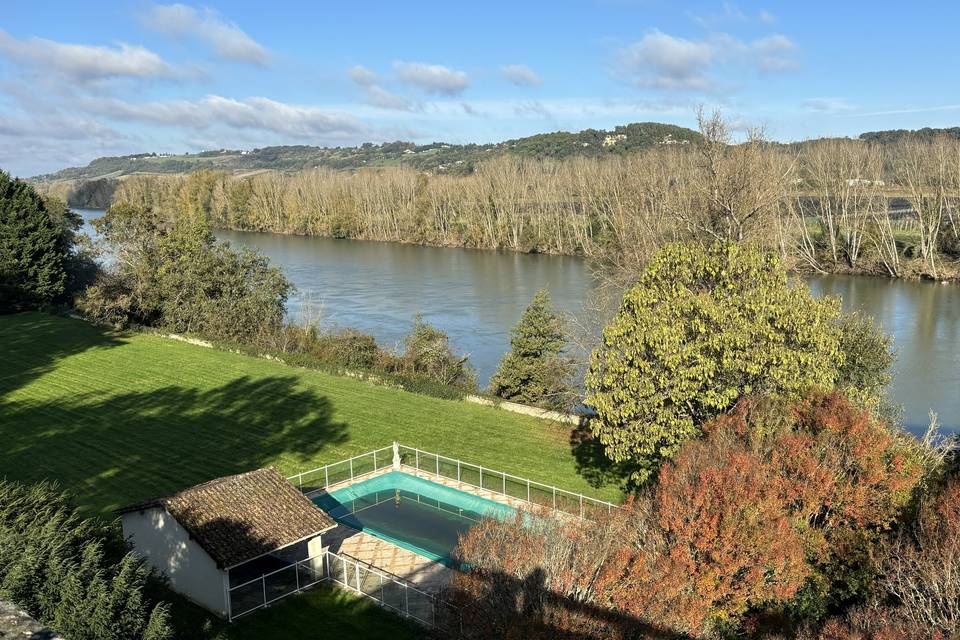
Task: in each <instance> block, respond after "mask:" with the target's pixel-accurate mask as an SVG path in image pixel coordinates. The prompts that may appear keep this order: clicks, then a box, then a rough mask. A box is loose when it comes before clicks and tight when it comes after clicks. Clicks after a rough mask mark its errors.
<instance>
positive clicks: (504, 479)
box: [503, 473, 507, 495]
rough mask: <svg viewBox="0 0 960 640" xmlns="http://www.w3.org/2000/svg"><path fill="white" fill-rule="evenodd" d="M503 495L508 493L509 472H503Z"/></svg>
mask: <svg viewBox="0 0 960 640" xmlns="http://www.w3.org/2000/svg"><path fill="white" fill-rule="evenodd" d="M503 495H507V474H505V473H504V474H503Z"/></svg>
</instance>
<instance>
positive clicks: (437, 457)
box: [434, 455, 440, 478]
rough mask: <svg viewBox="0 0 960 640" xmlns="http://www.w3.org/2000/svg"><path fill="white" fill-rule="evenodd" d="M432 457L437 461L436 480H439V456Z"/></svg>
mask: <svg viewBox="0 0 960 640" xmlns="http://www.w3.org/2000/svg"><path fill="white" fill-rule="evenodd" d="M434 457H435V458H436V459H437V478H439V477H440V456H439V455H436V456H434Z"/></svg>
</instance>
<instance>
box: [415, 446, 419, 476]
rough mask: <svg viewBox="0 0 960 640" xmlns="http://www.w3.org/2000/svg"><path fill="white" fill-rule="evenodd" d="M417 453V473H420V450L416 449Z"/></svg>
mask: <svg viewBox="0 0 960 640" xmlns="http://www.w3.org/2000/svg"><path fill="white" fill-rule="evenodd" d="M414 451H416V452H417V471H420V449H414Z"/></svg>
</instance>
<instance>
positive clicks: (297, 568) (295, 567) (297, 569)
mask: <svg viewBox="0 0 960 640" xmlns="http://www.w3.org/2000/svg"><path fill="white" fill-rule="evenodd" d="M293 572H294V574H295V575H296V576H297V593H300V561H299V560H297V561H296V562H295V563H294V564H293Z"/></svg>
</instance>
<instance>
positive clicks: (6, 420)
mask: <svg viewBox="0 0 960 640" xmlns="http://www.w3.org/2000/svg"><path fill="white" fill-rule="evenodd" d="M0 345H2V348H3V351H2V363H0V438H2V441H3V446H2V447H0V474H2V475H3V476H6V477H7V478H8V479H12V480H20V481H23V482H36V481H39V480H43V479H55V480H58V481H59V482H60V483H61V484H62V485H63V486H64V487H65V488H67V489H69V490H70V491H71V492H73V493H74V495H75V496H76V497H77V500H78V502H79V503H80V505H81V506H82V507H83V509H84V510H85V512H86V513H87V514H88V515H100V516H104V517H108V518H112V515H111V512H112V510H113V509H116V508H118V507H121V506H123V505H126V504H129V503H132V502H136V501H139V500H144V499H147V498H150V497H154V496H158V495H164V494H168V493H172V492H175V491H177V490H179V489H183V488H185V487H189V486H192V485H194V484H197V483H199V482H203V481H206V480H209V479H211V478H215V477H218V476H222V475H227V474H232V473H239V472H242V471H247V470H250V469H254V468H257V467H261V466H265V465H272V466H274V467H276V468H277V469H278V470H280V472H281V473H284V474H286V475H290V474H293V473H295V472H297V471H301V470H304V469H309V468H313V467H316V466H318V465H320V464H323V463H327V462H333V461H336V460H339V459H342V458H346V457H349V456H352V455H356V454H358V453H362V452H364V451H368V450H370V449H373V448H376V447H382V446H386V445H388V444H389V443H390V442H392V441H394V440H398V441H400V442H403V443H404V444H408V445H411V446H418V447H420V448H422V449H426V450H428V451H435V452H438V453H441V454H444V455H448V456H451V457H458V458H461V459H463V460H465V461H469V462H477V463H480V464H482V465H484V466H485V467H490V468H494V469H500V470H503V471H507V472H510V473H513V474H515V475H518V476H522V477H529V478H531V479H534V480H538V481H540V482H545V483H548V484H554V485H557V486H559V487H562V488H565V489H569V490H572V491H578V492H583V493H586V494H588V495H594V496H596V497H599V498H605V499H611V500H618V499H619V498H620V497H621V495H620V491H619V489H617V488H616V487H615V486H607V487H603V488H593V487H591V486H590V483H589V482H588V481H587V479H586V478H585V477H584V476H582V475H581V474H580V473H579V472H578V468H577V461H576V458H575V456H574V455H573V454H572V453H571V446H570V432H569V429H567V428H563V427H560V426H556V425H551V424H549V423H546V422H543V421H541V420H537V419H534V418H530V417H526V416H520V415H516V414H512V413H508V412H505V411H501V410H498V409H495V408H491V407H483V406H478V405H473V404H468V403H464V402H458V401H451V400H441V399H437V398H432V397H428V396H423V395H417V394H412V393H406V392H403V391H399V390H395V389H391V388H386V387H378V386H374V385H372V384H369V383H365V382H361V381H358V380H354V379H351V378H346V377H338V376H332V375H328V374H325V373H322V372H318V371H309V370H305V369H297V368H292V367H287V366H285V365H282V364H279V363H275V362H271V361H269V360H263V359H259V358H252V357H248V356H243V355H239V354H233V353H229V352H224V351H218V350H214V349H206V348H203V347H198V346H194V345H190V344H185V343H181V342H176V341H172V340H168V339H164V338H161V337H157V336H150V335H144V334H123V333H112V332H109V331H105V330H102V329H99V328H96V327H93V326H91V325H89V324H87V323H84V322H81V321H78V320H71V319H67V318H61V317H55V316H49V315H44V314H38V313H25V314H18V315H12V316H0ZM312 598H313V600H315V601H316V602H318V603H320V604H322V605H323V607H327V608H329V607H330V606H332V605H331V602H333V600H332V599H331V598H326V599H324V598H321V597H320V596H312ZM308 599H309V598H305V600H308ZM320 604H318V605H317V606H318V607H319V606H320ZM357 606H363V605H357ZM323 607H321V608H323ZM348 609H349V607H348ZM279 611H280V608H277V609H272V610H270V611H268V612H265V613H264V614H257V615H255V616H251V621H250V622H248V623H245V624H240V625H235V626H234V627H233V628H231V634H230V637H238V638H239V637H246V636H245V635H242V634H241V635H234V634H235V633H240V632H241V631H242V629H244V628H252V626H253V625H255V624H261V623H260V622H255V620H257V619H258V616H259V620H269V619H272V618H274V617H275V616H278V615H279V614H278V613H274V612H279ZM338 612H339V613H344V612H343V611H340V610H339V609H338ZM378 613H379V612H378ZM316 615H321V614H320V613H316ZM344 616H345V617H344V618H343V620H344V624H347V623H348V622H349V620H350V619H351V616H349V615H347V614H344ZM293 618H295V616H290V615H287V616H284V617H283V619H291V620H292V619H293ZM277 619H280V618H277ZM263 624H267V623H265V622H264V623H263ZM359 637H374V636H372V635H370V634H369V633H367V634H366V635H363V636H359ZM394 637H396V638H399V637H402V635H396V634H394Z"/></svg>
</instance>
